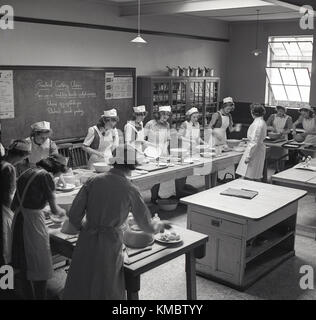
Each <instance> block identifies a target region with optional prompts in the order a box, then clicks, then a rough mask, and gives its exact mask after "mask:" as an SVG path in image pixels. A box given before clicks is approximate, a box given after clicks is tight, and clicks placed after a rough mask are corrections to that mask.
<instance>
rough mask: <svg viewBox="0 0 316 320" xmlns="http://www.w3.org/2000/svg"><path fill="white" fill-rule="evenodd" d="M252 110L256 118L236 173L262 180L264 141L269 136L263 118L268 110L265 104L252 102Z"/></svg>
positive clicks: (247, 177)
mask: <svg viewBox="0 0 316 320" xmlns="http://www.w3.org/2000/svg"><path fill="white" fill-rule="evenodd" d="M250 112H251V115H252V118H253V119H254V120H253V122H252V124H251V125H250V127H249V129H248V132H247V138H248V140H249V141H248V144H247V148H246V150H245V152H244V154H243V156H242V158H241V160H240V162H239V165H238V167H237V170H236V173H237V174H239V175H241V176H242V177H244V178H246V179H250V180H260V179H261V178H262V176H263V167H264V162H265V156H266V147H265V144H264V142H263V140H264V139H265V138H266V136H267V125H266V123H265V121H264V120H263V116H264V115H265V112H266V111H265V108H264V106H263V105H261V104H252V105H251V106H250Z"/></svg>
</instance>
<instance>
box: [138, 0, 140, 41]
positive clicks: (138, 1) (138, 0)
mask: <svg viewBox="0 0 316 320" xmlns="http://www.w3.org/2000/svg"><path fill="white" fill-rule="evenodd" d="M138 35H140V0H138Z"/></svg>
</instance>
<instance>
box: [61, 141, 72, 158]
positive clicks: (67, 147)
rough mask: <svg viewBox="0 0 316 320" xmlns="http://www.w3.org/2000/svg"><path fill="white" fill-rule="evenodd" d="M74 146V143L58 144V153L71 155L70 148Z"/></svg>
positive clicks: (66, 155)
mask: <svg viewBox="0 0 316 320" xmlns="http://www.w3.org/2000/svg"><path fill="white" fill-rule="evenodd" d="M71 148H72V143H63V144H59V145H58V153H60V154H61V155H63V156H64V157H67V158H69V157H70V150H71Z"/></svg>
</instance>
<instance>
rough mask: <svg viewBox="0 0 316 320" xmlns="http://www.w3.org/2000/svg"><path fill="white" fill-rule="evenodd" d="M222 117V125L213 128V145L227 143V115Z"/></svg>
mask: <svg viewBox="0 0 316 320" xmlns="http://www.w3.org/2000/svg"><path fill="white" fill-rule="evenodd" d="M221 117H222V126H221V127H220V128H214V129H213V144H212V145H213V146H221V145H226V144H227V135H226V130H227V128H228V127H229V116H224V115H222V114H221Z"/></svg>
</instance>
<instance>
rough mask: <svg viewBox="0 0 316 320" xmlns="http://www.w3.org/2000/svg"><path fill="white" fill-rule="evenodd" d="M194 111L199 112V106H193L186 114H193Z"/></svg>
mask: <svg viewBox="0 0 316 320" xmlns="http://www.w3.org/2000/svg"><path fill="white" fill-rule="evenodd" d="M193 113H199V110H198V109H197V108H195V107H192V108H191V109H189V110H188V111H187V112H186V113H185V114H186V116H188V117H189V116H190V115H191V114H193Z"/></svg>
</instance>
